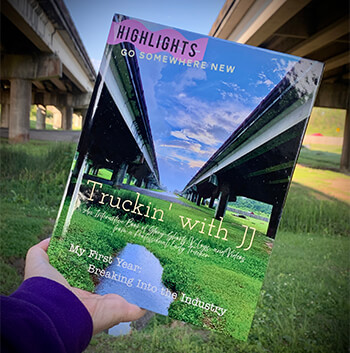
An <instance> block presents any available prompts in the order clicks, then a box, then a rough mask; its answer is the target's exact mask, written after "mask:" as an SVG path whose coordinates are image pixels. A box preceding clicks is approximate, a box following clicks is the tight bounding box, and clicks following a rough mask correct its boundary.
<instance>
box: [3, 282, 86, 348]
mask: <svg viewBox="0 0 350 353" xmlns="http://www.w3.org/2000/svg"><path fill="white" fill-rule="evenodd" d="M92 329H93V327H92V319H91V316H90V314H89V312H88V311H87V309H86V308H85V306H84V305H83V304H82V303H81V301H80V300H79V299H78V298H77V297H76V296H75V295H74V294H73V293H72V292H71V291H70V290H68V289H67V288H66V287H64V286H63V285H61V284H59V283H57V282H55V281H52V280H50V279H47V278H44V277H33V278H29V279H27V280H26V281H24V282H23V283H22V285H21V286H20V287H19V288H18V289H17V291H16V292H14V293H13V294H11V295H10V296H9V297H3V296H2V297H1V348H2V349H1V352H37V353H41V352H45V353H47V352H50V353H68V352H69V353H76V352H82V351H83V350H84V349H85V348H86V347H87V345H88V344H89V342H90V339H91V336H92Z"/></svg>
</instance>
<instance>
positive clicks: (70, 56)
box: [1, 0, 95, 92]
mask: <svg viewBox="0 0 350 353" xmlns="http://www.w3.org/2000/svg"><path fill="white" fill-rule="evenodd" d="M1 12H2V13H3V14H4V15H5V16H6V17H7V18H8V19H9V20H10V21H11V22H12V23H14V24H15V25H16V26H17V28H18V29H19V30H20V31H21V32H22V33H23V34H24V35H25V36H26V37H27V38H28V39H29V40H30V41H31V42H32V43H33V44H34V45H35V46H36V47H37V48H38V49H39V50H41V51H43V52H50V53H59V56H60V60H61V61H62V64H63V71H64V73H65V74H66V75H67V76H68V77H69V78H70V79H71V80H73V82H74V83H75V84H76V85H77V87H78V88H79V89H80V90H81V91H82V92H91V91H92V89H93V84H94V79H95V73H94V72H92V71H91V70H90V69H89V68H88V65H87V63H86V62H85V59H84V58H83V56H82V55H81V52H80V51H79V49H78V48H77V47H76V46H75V44H74V41H73V38H71V37H70V36H69V35H67V36H63V35H62V33H60V32H64V31H62V30H61V31H58V30H57V28H56V27H55V24H54V23H52V22H51V21H50V19H49V18H48V16H47V15H46V14H45V13H44V11H43V10H42V8H41V7H40V6H39V4H38V3H37V2H35V1H18V0H4V1H2V2H1Z"/></svg>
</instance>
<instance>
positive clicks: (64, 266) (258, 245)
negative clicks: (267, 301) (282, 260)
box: [49, 185, 271, 339]
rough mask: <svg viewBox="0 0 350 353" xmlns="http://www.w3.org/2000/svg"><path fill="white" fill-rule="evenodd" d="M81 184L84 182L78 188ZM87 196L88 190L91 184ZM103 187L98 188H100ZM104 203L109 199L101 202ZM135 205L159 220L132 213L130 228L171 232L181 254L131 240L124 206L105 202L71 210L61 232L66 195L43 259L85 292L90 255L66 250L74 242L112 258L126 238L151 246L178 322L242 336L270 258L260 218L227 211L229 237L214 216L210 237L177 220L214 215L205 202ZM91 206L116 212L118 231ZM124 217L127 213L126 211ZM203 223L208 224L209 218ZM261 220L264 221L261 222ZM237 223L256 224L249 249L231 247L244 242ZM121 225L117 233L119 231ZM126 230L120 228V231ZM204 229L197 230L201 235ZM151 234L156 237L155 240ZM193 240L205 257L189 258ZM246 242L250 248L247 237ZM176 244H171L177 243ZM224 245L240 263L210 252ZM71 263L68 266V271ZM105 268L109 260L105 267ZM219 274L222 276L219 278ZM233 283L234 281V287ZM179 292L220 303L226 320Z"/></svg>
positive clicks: (123, 193) (124, 194)
mask: <svg viewBox="0 0 350 353" xmlns="http://www.w3.org/2000/svg"><path fill="white" fill-rule="evenodd" d="M84 188H87V186H84ZM89 190H90V191H89V194H90V192H91V187H89ZM102 190H103V192H104V193H106V192H107V193H108V194H113V195H114V200H115V199H116V197H120V198H121V200H133V203H134V200H135V198H136V193H134V192H131V191H127V190H115V189H112V188H111V187H109V186H107V185H104V186H103V189H102ZM102 190H101V191H102ZM106 202H108V201H106ZM139 202H140V203H142V204H143V205H148V204H149V205H152V209H151V211H150V214H152V210H153V209H154V207H156V209H158V210H159V209H160V210H164V217H162V218H163V219H164V221H162V222H160V221H158V220H152V219H151V218H146V217H140V216H137V217H136V218H135V217H134V218H132V219H133V225H135V226H140V227H142V226H145V225H149V226H152V227H155V228H156V230H157V232H162V233H163V234H164V237H163V238H162V239H164V240H165V239H167V234H170V233H171V232H174V233H176V234H178V236H179V237H180V238H181V240H182V239H185V240H186V243H185V246H184V248H185V251H183V252H182V253H179V252H178V251H177V249H176V248H175V247H172V246H171V245H170V246H164V245H163V244H162V243H158V242H150V241H149V240H150V239H152V238H150V237H148V238H141V237H135V228H134V227H132V228H131V227H130V226H128V223H129V222H130V218H129V217H127V216H128V215H127V214H126V213H125V212H124V211H122V210H117V209H113V208H111V207H109V206H108V205H105V206H101V205H99V203H98V201H96V203H94V204H87V205H84V204H82V205H81V206H80V208H79V209H78V210H77V211H75V213H74V214H73V217H72V219H71V223H70V227H69V231H68V232H67V234H65V235H64V237H63V236H62V237H61V233H62V225H63V222H64V219H65V215H66V212H67V208H68V205H69V200H68V202H67V204H66V207H65V209H64V211H63V212H62V217H61V219H62V222H60V223H59V226H58V227H57V232H55V234H56V235H57V237H56V236H55V242H54V243H53V245H54V246H53V247H52V248H51V247H50V249H49V256H50V258H51V261H52V263H53V264H54V265H55V267H57V268H58V269H59V271H60V272H61V273H63V274H64V275H65V277H66V278H67V279H68V281H69V282H70V283H71V284H72V285H74V286H77V285H79V286H83V288H84V289H86V290H90V291H91V290H93V289H94V282H93V278H92V277H91V276H90V275H89V273H88V272H87V270H86V268H87V267H88V265H87V264H88V263H91V259H89V258H85V257H81V258H77V257H76V256H75V255H72V254H71V253H69V251H68V249H69V247H70V245H71V244H72V243H73V244H80V245H81V246H82V247H83V248H84V249H86V248H87V249H89V248H90V249H95V250H96V251H98V252H99V253H102V254H105V255H108V256H110V255H111V256H114V255H115V254H116V253H118V252H119V251H120V250H121V248H122V247H124V246H125V245H126V243H127V242H128V243H135V244H139V245H143V246H145V247H146V248H147V249H148V250H149V251H151V252H152V253H153V254H154V255H155V256H156V257H157V258H158V259H159V260H160V262H161V264H162V266H163V269H164V272H163V278H162V280H163V283H164V284H165V285H166V286H167V287H168V288H169V289H170V290H171V291H172V292H176V293H177V294H178V299H177V300H175V301H174V302H173V303H172V304H171V306H170V309H169V312H170V313H171V316H172V317H174V318H178V319H180V320H182V321H187V322H191V323H195V324H197V325H200V326H202V325H204V326H207V327H208V328H210V329H212V330H216V331H220V332H224V333H226V334H228V335H232V336H234V337H236V338H240V339H245V338H246V336H247V334H248V331H249V327H250V322H251V319H252V316H253V314H254V309H255V305H256V300H257V298H258V296H259V291H260V288H261V285H262V279H263V277H264V273H265V269H266V266H267V261H268V253H269V248H268V246H267V245H266V243H267V242H271V240H270V239H269V238H267V237H266V236H264V234H262V233H261V231H263V232H266V226H267V223H266V222H261V221H258V220H255V219H251V220H250V219H247V220H242V219H240V218H238V219H237V218H236V217H234V216H232V215H230V214H227V216H225V221H224V222H222V228H224V229H226V230H227V234H228V235H227V240H226V241H224V240H222V239H217V238H215V237H214V236H215V235H216V233H215V229H218V227H219V221H216V220H215V223H214V224H215V227H216V228H215V229H214V230H213V231H212V233H213V236H209V235H208V234H201V233H200V232H198V230H201V229H204V230H205V232H207V231H208V230H207V228H206V227H204V228H202V225H205V223H201V224H200V228H198V226H197V228H198V229H197V228H194V229H193V230H192V231H190V230H188V229H187V228H186V229H183V228H182V226H181V221H180V217H184V219H188V218H190V219H191V220H192V222H193V223H194V221H195V220H200V221H203V220H211V219H212V218H213V217H214V210H213V209H209V208H208V207H205V206H193V204H192V205H191V207H187V206H183V205H180V204H176V203H174V204H173V205H172V208H171V211H170V210H169V205H170V203H169V202H168V201H164V200H159V199H156V198H153V197H149V196H145V195H141V196H140V198H139ZM87 209H88V210H89V212H91V213H92V214H96V211H97V210H101V211H102V212H106V213H108V214H109V216H112V217H113V216H118V217H120V219H119V223H118V229H117V230H116V231H114V227H115V225H114V224H113V223H112V222H111V221H110V220H105V221H103V222H101V221H99V220H97V219H96V218H94V217H93V215H92V214H91V215H89V216H88V215H86V214H85V212H86V211H87ZM129 216H133V215H132V214H129ZM207 223H209V221H208V222H207ZM261 223H262V225H261ZM242 224H245V225H247V226H253V227H255V228H256V229H257V232H256V234H255V238H254V242H253V245H252V248H251V249H250V250H248V251H243V250H239V251H238V250H236V246H238V245H240V244H241V242H242V238H243V234H244V231H245V228H243V227H242ZM119 229H120V230H119ZM125 230H126V232H125ZM205 232H203V233H205ZM223 236H224V235H221V237H223ZM154 239H157V236H155V237H154ZM191 239H193V241H195V243H194V244H195V245H196V244H197V243H198V242H199V241H200V242H201V246H207V247H208V248H209V250H208V251H206V254H207V255H208V257H206V258H203V257H200V256H198V257H197V256H194V255H193V254H192V253H191V252H190V250H189V243H191ZM248 240H249V241H246V243H245V244H244V247H248V244H249V242H250V237H249V236H248ZM179 243H180V241H178V242H176V245H178V244H179ZM227 248H230V249H232V250H235V252H237V253H239V255H240V256H241V257H242V258H244V262H241V261H239V260H235V259H233V258H230V257H226V256H221V255H218V254H216V253H215V250H214V249H217V250H219V251H225V249H227ZM72 261H73V263H74V266H73V269H72ZM93 265H95V266H96V267H98V268H101V265H102V264H101V262H98V261H96V262H94V263H93ZM106 265H107V264H106ZM219 278H220V280H218V279H219ZM237 284H239V285H237ZM182 293H186V295H188V296H190V297H191V298H196V297H198V298H200V300H203V301H205V302H207V303H216V305H219V306H220V307H222V308H226V309H228V310H227V313H226V315H225V316H224V317H222V318H221V317H220V318H218V317H217V315H212V313H211V312H208V311H205V310H202V309H199V308H196V307H194V306H191V305H187V304H184V303H181V302H180V298H181V295H182Z"/></svg>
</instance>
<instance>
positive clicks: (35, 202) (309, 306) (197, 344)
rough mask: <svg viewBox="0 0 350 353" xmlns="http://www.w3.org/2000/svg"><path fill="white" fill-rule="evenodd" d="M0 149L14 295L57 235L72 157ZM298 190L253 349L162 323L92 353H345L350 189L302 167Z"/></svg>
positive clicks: (49, 150) (5, 277)
mask: <svg viewBox="0 0 350 353" xmlns="http://www.w3.org/2000/svg"><path fill="white" fill-rule="evenodd" d="M0 148H1V150H0V153H1V154H0V157H1V168H0V175H1V180H0V185H1V190H2V192H1V198H0V202H1V203H0V206H1V224H0V227H1V229H0V230H1V240H0V268H1V274H2V276H1V279H0V281H1V282H0V284H1V292H2V293H4V294H9V293H10V292H11V291H13V290H14V289H15V288H16V287H17V286H18V284H19V283H20V282H21V280H22V274H23V264H24V256H25V253H26V251H27V249H28V247H30V246H31V245H33V244H35V243H36V242H37V241H38V240H39V239H42V238H44V237H46V236H47V235H48V234H50V232H51V231H52V229H53V223H54V219H55V217H56V214H57V210H58V206H59V203H60V199H61V196H62V193H63V189H64V185H65V182H66V178H67V175H68V170H69V166H70V164H71V158H72V156H73V150H74V147H73V146H71V145H68V144H55V143H47V142H45V143H44V142H37V141H31V142H30V143H28V144H26V145H15V146H13V145H12V146H10V145H7V143H6V142H4V141H2V143H1V146H0ZM295 180H296V181H297V183H293V185H292V187H291V190H290V193H289V196H288V200H287V204H286V207H285V211H284V214H283V218H282V224H281V227H280V230H279V232H278V235H277V239H276V241H275V244H274V249H273V253H272V256H271V259H270V265H269V268H268V272H267V275H266V277H265V280H264V284H263V290H262V292H261V295H260V299H259V303H258V308H257V311H256V314H255V316H254V320H253V327H252V329H251V332H250V335H249V337H248V341H247V342H243V343H242V342H239V341H237V340H234V339H230V338H227V337H225V336H224V335H220V334H215V333H211V332H209V331H203V330H199V329H197V328H195V327H193V326H191V325H183V324H181V323H179V322H177V321H172V320H169V319H163V317H160V316H157V317H155V318H154V319H153V321H152V323H151V324H150V326H149V327H148V328H147V329H146V330H145V331H133V333H132V334H131V335H127V336H124V337H111V336H107V335H105V334H101V335H99V336H96V337H94V338H93V340H92V341H91V343H90V346H89V347H88V349H87V352H101V353H103V352H115V351H122V352H163V351H164V350H167V351H169V352H214V353H215V352H252V353H253V352H291V353H297V352H327V353H328V352H347V351H348V348H349V312H350V309H349V293H350V288H349V267H350V266H349V250H350V249H349V233H350V231H349V202H348V196H346V195H345V196H344V194H346V193H345V192H344V190H345V189H344V185H345V187H346V185H348V184H347V183H348V180H349V179H348V177H347V176H345V175H343V174H341V173H336V172H331V171H320V170H315V169H311V168H307V167H302V168H300V167H298V168H297V169H296V173H295ZM328 191H329V192H330V193H331V194H329V192H328Z"/></svg>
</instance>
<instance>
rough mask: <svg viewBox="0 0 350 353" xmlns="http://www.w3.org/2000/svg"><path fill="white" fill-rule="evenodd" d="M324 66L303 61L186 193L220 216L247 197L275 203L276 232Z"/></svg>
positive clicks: (272, 225) (270, 233) (271, 229)
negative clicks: (228, 205) (207, 200)
mask: <svg viewBox="0 0 350 353" xmlns="http://www.w3.org/2000/svg"><path fill="white" fill-rule="evenodd" d="M321 71H322V65H321V64H320V63H317V62H310V61H307V60H301V61H299V62H298V63H297V64H296V65H295V67H294V68H293V69H292V70H290V71H289V72H288V73H287V74H286V76H285V77H284V78H283V79H282V81H281V82H280V83H279V84H278V85H277V86H276V87H275V88H274V89H273V90H272V91H271V92H270V93H269V94H268V96H267V97H266V98H265V99H264V100H263V101H262V102H261V103H260V104H259V106H258V107H257V108H256V109H255V110H254V111H253V112H252V113H251V114H250V115H249V116H248V117H247V118H246V119H245V121H244V122H243V123H242V124H241V125H240V126H239V127H238V128H237V129H236V131H234V133H233V134H232V135H231V136H230V137H229V138H228V139H227V140H226V141H225V142H224V144H223V145H222V146H221V147H220V148H219V149H218V150H217V151H216V152H215V153H214V154H213V156H212V157H211V158H210V159H209V160H208V161H207V162H206V163H205V165H204V166H203V167H202V168H201V169H200V170H199V171H198V172H197V174H196V175H195V176H194V177H193V178H192V179H191V180H190V181H189V182H188V184H187V185H186V187H185V188H184V190H183V192H182V194H183V195H184V196H185V197H187V198H188V199H189V200H192V201H194V202H197V205H200V204H202V203H203V200H204V199H207V198H210V202H209V207H211V208H213V207H214V200H215V199H216V198H217V199H218V202H217V206H216V210H215V218H216V219H220V217H224V214H225V210H226V207H227V203H228V202H229V201H236V197H237V196H245V197H248V198H251V199H254V200H257V201H261V202H264V203H268V204H270V205H272V206H273V208H272V213H271V217H270V223H269V228H268V231H267V235H268V236H269V237H274V235H275V232H276V230H277V226H278V222H279V219H280V216H281V212H282V207H283V203H284V200H285V196H286V191H287V188H288V185H289V181H290V176H291V174H292V171H293V167H294V161H295V159H296V157H297V156H298V153H299V148H300V143H301V141H302V136H303V134H304V130H305V125H306V119H307V118H308V116H309V114H310V112H311V108H312V106H313V103H314V99H315V96H316V92H315V91H316V85H317V80H318V77H319V75H320V74H321Z"/></svg>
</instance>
